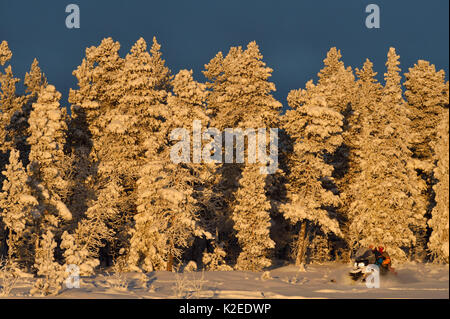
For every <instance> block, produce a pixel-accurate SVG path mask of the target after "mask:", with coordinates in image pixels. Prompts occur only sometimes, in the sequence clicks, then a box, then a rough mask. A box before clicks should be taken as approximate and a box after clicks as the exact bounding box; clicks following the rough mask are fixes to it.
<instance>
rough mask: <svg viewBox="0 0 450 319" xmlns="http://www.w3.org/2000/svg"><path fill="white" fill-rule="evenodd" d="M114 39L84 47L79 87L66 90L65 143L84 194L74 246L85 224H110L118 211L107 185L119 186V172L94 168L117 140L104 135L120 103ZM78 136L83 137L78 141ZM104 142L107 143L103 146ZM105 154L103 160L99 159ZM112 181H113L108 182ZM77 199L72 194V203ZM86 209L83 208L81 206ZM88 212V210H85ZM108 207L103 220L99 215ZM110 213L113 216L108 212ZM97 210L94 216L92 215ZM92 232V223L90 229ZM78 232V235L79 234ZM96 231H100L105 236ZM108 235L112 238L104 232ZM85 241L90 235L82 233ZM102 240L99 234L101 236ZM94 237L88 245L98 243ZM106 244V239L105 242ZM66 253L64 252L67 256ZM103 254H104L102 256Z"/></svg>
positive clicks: (119, 67) (86, 229) (119, 66)
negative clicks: (68, 114)
mask: <svg viewBox="0 0 450 319" xmlns="http://www.w3.org/2000/svg"><path fill="white" fill-rule="evenodd" d="M119 48H120V44H119V42H115V41H114V40H113V39H112V38H106V39H103V40H102V41H101V43H100V45H99V46H97V47H96V46H92V47H89V48H87V49H86V56H85V58H84V59H83V61H82V63H81V65H80V66H78V68H77V69H76V70H75V71H74V72H73V75H74V76H75V77H76V78H77V80H78V87H79V89H78V90H72V89H71V90H70V94H69V102H70V103H71V104H72V107H71V109H72V116H71V122H70V127H69V128H70V131H69V142H70V148H71V151H72V154H73V155H74V156H75V159H76V162H75V163H74V164H76V165H77V166H78V173H79V175H77V176H76V177H75V178H76V180H78V181H82V183H83V184H80V185H79V186H81V185H83V186H84V187H83V188H84V191H85V192H86V197H83V198H81V200H82V201H84V204H83V205H82V206H80V207H74V205H72V207H74V208H75V210H76V211H75V213H76V215H77V216H78V222H80V219H81V218H83V216H86V220H84V221H83V222H82V223H79V225H78V226H77V230H76V231H75V232H76V234H72V235H74V236H75V238H76V240H75V243H76V245H77V247H83V246H84V245H82V244H81V243H80V242H79V241H78V240H77V239H79V238H82V237H83V235H85V234H87V233H89V230H90V229H91V228H90V227H89V225H88V224H89V223H90V222H91V221H92V220H96V221H97V222H96V223H95V225H105V227H111V225H110V223H111V222H113V221H118V220H120V216H119V210H118V209H117V201H118V200H119V199H120V195H118V196H110V195H109V194H106V193H105V192H107V189H116V188H117V189H120V190H122V188H121V187H119V185H118V183H119V181H118V174H117V173H115V174H114V175H113V176H111V178H110V176H105V174H102V173H100V172H98V169H99V165H100V163H103V162H105V164H107V161H106V159H105V156H106V155H105V153H106V154H108V152H109V146H118V145H120V143H116V141H113V140H108V138H107V137H106V135H107V134H108V132H109V131H108V130H107V129H106V127H107V126H108V125H109V124H110V121H108V119H109V120H110V119H111V116H110V113H111V111H112V110H114V109H115V108H116V107H117V106H118V105H119V99H120V97H121V94H122V93H123V90H122V89H121V88H120V83H119V81H118V80H119V78H120V72H121V70H122V67H123V63H124V61H123V59H122V58H121V57H120V56H119V53H118V51H119ZM80 141H83V142H82V143H80ZM106 145H108V147H105V146H106ZM104 159H105V161H103V160H104ZM111 180H112V181H111ZM113 184H114V185H113ZM106 198H108V201H105V202H103V203H100V202H99V201H100V200H104V199H106ZM76 200H77V198H73V199H72V202H73V203H74V202H75V201H76ZM86 210H87V211H86ZM88 212H89V213H88ZM106 212H108V214H107V215H108V220H101V221H99V219H101V218H104V217H105V216H106V215H105V213H106ZM113 212H114V213H115V215H114V216H112V213H113ZM96 214H99V215H98V216H94V215H96ZM92 229H93V231H96V230H95V227H94V228H92ZM78 233H79V234H78ZM104 234H105V233H104V232H99V235H104ZM108 239H110V240H112V237H108ZM84 240H92V237H91V236H87V237H86V238H84ZM101 240H102V239H99V241H101ZM95 243H96V241H95V240H93V242H91V243H86V245H87V246H89V247H90V245H94V246H97V245H96V244H95ZM106 243H108V242H106ZM95 254H98V248H96V249H93V251H92V255H91V256H95V257H97V255H95ZM67 255H68V253H66V258H67ZM103 257H104V258H106V257H107V256H103Z"/></svg>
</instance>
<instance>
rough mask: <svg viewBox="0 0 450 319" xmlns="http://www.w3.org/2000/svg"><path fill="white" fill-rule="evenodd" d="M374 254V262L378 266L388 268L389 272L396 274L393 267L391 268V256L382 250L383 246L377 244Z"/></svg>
mask: <svg viewBox="0 0 450 319" xmlns="http://www.w3.org/2000/svg"><path fill="white" fill-rule="evenodd" d="M375 250H376V252H375V256H376V264H377V265H379V266H380V267H383V268H385V269H386V270H389V271H390V272H393V273H394V274H397V273H396V272H395V269H394V268H392V261H391V257H390V256H389V254H388V252H387V251H386V250H384V247H383V246H379V247H378V248H376V249H375Z"/></svg>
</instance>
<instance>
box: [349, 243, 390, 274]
mask: <svg viewBox="0 0 450 319" xmlns="http://www.w3.org/2000/svg"><path fill="white" fill-rule="evenodd" d="M353 259H354V261H355V263H354V268H353V269H352V270H351V271H350V273H349V275H350V277H351V278H352V279H353V280H355V281H357V280H359V279H362V280H363V281H364V280H365V278H366V276H367V275H368V272H367V271H366V270H367V267H368V266H369V265H377V266H378V267H379V269H380V273H381V274H382V275H384V274H386V273H388V272H389V271H391V272H393V273H394V274H396V272H395V270H394V268H392V267H391V258H390V256H389V254H388V253H387V251H385V250H384V248H383V247H382V246H379V247H374V246H373V245H370V246H369V248H363V247H361V248H359V249H358V251H356V253H355V255H354V257H353Z"/></svg>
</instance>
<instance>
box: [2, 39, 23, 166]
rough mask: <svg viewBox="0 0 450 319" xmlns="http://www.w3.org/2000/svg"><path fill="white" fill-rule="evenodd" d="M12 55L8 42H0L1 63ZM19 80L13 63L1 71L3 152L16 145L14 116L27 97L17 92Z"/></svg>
mask: <svg viewBox="0 0 450 319" xmlns="http://www.w3.org/2000/svg"><path fill="white" fill-rule="evenodd" d="M11 57H12V53H11V51H10V50H9V47H8V43H7V42H6V41H3V42H2V43H1V44H0V65H1V66H3V65H4V64H5V63H6V62H8V61H9V60H10V59H11ZM19 81H20V80H19V79H18V78H15V77H14V75H13V72H12V68H11V65H8V66H7V67H6V68H5V69H4V73H1V72H0V142H1V143H0V152H2V153H5V152H7V151H8V150H9V149H10V148H12V147H14V132H13V130H14V127H12V126H11V122H12V117H13V116H14V115H15V114H16V113H17V112H20V111H21V109H22V106H23V104H24V102H25V97H23V96H18V95H17V94H16V84H17V82H19ZM6 160H7V157H6ZM4 164H5V162H4V163H3V165H4ZM2 168H3V167H0V169H2Z"/></svg>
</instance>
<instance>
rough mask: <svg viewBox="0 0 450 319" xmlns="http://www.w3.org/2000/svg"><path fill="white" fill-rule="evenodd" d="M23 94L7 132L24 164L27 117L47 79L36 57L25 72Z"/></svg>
mask: <svg viewBox="0 0 450 319" xmlns="http://www.w3.org/2000/svg"><path fill="white" fill-rule="evenodd" d="M24 84H25V93H26V94H25V96H24V97H23V98H24V100H23V104H22V107H21V109H20V110H17V111H16V112H14V114H13V116H12V117H11V123H10V124H9V132H10V133H9V134H10V136H11V140H12V143H13V146H14V148H15V149H17V150H19V152H20V159H21V160H22V162H23V163H24V165H25V166H27V165H28V163H29V162H28V157H29V153H30V146H29V145H28V142H27V139H28V137H29V136H30V130H29V124H28V119H29V117H30V112H31V110H32V105H33V103H35V102H36V100H37V96H38V93H39V92H40V91H41V89H42V88H43V87H45V86H47V79H46V77H45V75H44V74H43V73H42V71H41V69H40V67H39V63H38V62H37V60H36V59H34V60H33V63H32V64H31V67H30V71H29V72H27V73H26V74H25V80H24Z"/></svg>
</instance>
